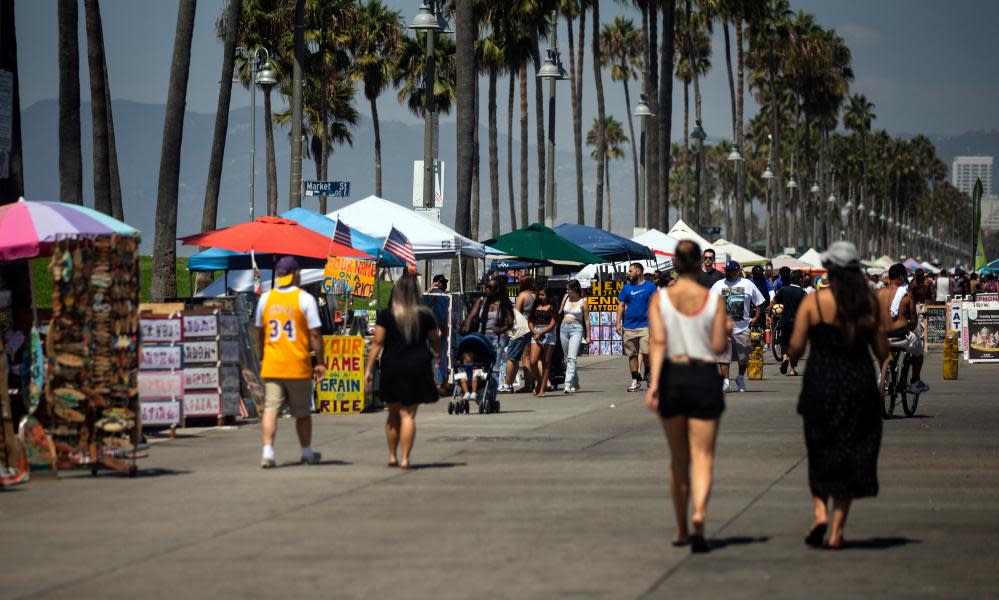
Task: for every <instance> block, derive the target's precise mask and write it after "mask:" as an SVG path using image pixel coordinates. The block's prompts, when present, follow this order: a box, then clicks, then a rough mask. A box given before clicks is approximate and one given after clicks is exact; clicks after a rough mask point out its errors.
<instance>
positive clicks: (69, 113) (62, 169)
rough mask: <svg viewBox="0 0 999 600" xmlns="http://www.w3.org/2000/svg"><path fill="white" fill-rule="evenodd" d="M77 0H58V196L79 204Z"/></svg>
mask: <svg viewBox="0 0 999 600" xmlns="http://www.w3.org/2000/svg"><path fill="white" fill-rule="evenodd" d="M78 10H79V3H78V2H77V0H59V10H58V19H59V198H60V200H62V201H63V202H71V203H73V204H83V158H82V152H81V150H80V48H79V43H78V40H77V21H78V19H79V12H78Z"/></svg>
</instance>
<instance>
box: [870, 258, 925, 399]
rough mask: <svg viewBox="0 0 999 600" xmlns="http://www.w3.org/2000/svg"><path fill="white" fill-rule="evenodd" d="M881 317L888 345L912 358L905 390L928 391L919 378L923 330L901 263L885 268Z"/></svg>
mask: <svg viewBox="0 0 999 600" xmlns="http://www.w3.org/2000/svg"><path fill="white" fill-rule="evenodd" d="M878 304H879V306H880V309H881V318H882V319H883V320H884V322H885V323H887V324H888V325H887V326H886V329H887V331H888V342H889V345H890V346H891V347H892V348H898V349H901V350H903V351H905V352H908V353H909V356H910V357H911V359H912V380H911V381H910V382H909V384H908V386H907V388H906V391H908V392H909V393H910V394H923V393H926V392H928V391H929V390H930V386H928V385H926V382H924V381H923V380H922V378H921V375H922V371H923V331H922V325H921V324H920V323H919V318H918V315H917V314H916V305H915V302H913V299H912V296H911V295H910V294H909V288H908V282H907V278H906V273H905V265H903V264H901V263H895V264H894V265H892V266H891V268H889V269H888V285H886V286H885V287H883V288H881V289H880V290H878Z"/></svg>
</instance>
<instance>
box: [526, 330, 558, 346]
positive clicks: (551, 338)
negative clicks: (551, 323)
mask: <svg viewBox="0 0 999 600" xmlns="http://www.w3.org/2000/svg"><path fill="white" fill-rule="evenodd" d="M544 328H545V325H535V326H534V327H532V328H531V331H533V332H534V333H537V332H539V331H541V330H543V329H544ZM531 343H532V344H538V345H539V346H554V345H555V330H554V329H553V330H551V331H549V332H548V333H545V334H542V336H541V338H540V339H535V338H534V336H533V335H532V336H531Z"/></svg>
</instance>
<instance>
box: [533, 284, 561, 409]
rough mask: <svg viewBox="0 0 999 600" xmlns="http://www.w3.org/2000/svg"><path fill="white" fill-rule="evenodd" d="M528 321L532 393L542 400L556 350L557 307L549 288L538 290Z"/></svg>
mask: <svg viewBox="0 0 999 600" xmlns="http://www.w3.org/2000/svg"><path fill="white" fill-rule="evenodd" d="M527 321H528V323H529V324H530V326H531V334H530V335H531V370H532V371H533V372H534V377H533V379H534V390H533V392H532V393H533V394H534V395H535V396H538V397H539V398H541V397H544V395H545V392H546V391H547V388H548V375H549V372H550V370H551V362H552V352H553V351H554V350H555V325H556V320H555V305H554V304H553V303H552V299H551V292H549V291H548V288H544V287H543V288H541V289H539V290H538V294H537V299H536V300H535V302H534V306H533V307H531V313H530V316H529V317H528V319H527Z"/></svg>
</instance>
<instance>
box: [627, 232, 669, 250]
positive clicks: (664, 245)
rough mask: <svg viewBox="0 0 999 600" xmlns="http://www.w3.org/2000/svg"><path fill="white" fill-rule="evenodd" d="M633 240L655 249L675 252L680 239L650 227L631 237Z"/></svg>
mask: <svg viewBox="0 0 999 600" xmlns="http://www.w3.org/2000/svg"><path fill="white" fill-rule="evenodd" d="M631 241H633V242H638V243H639V244H642V245H643V246H648V247H649V248H652V249H653V250H658V251H660V252H665V253H666V254H673V252H674V251H675V250H676V244H677V242H679V241H680V240H678V239H676V238H673V237H670V236H668V235H666V234H665V233H663V232H661V231H659V230H658V229H649V230H648V231H646V232H645V233H643V234H640V235H636V236H635V237H633V238H631Z"/></svg>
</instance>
